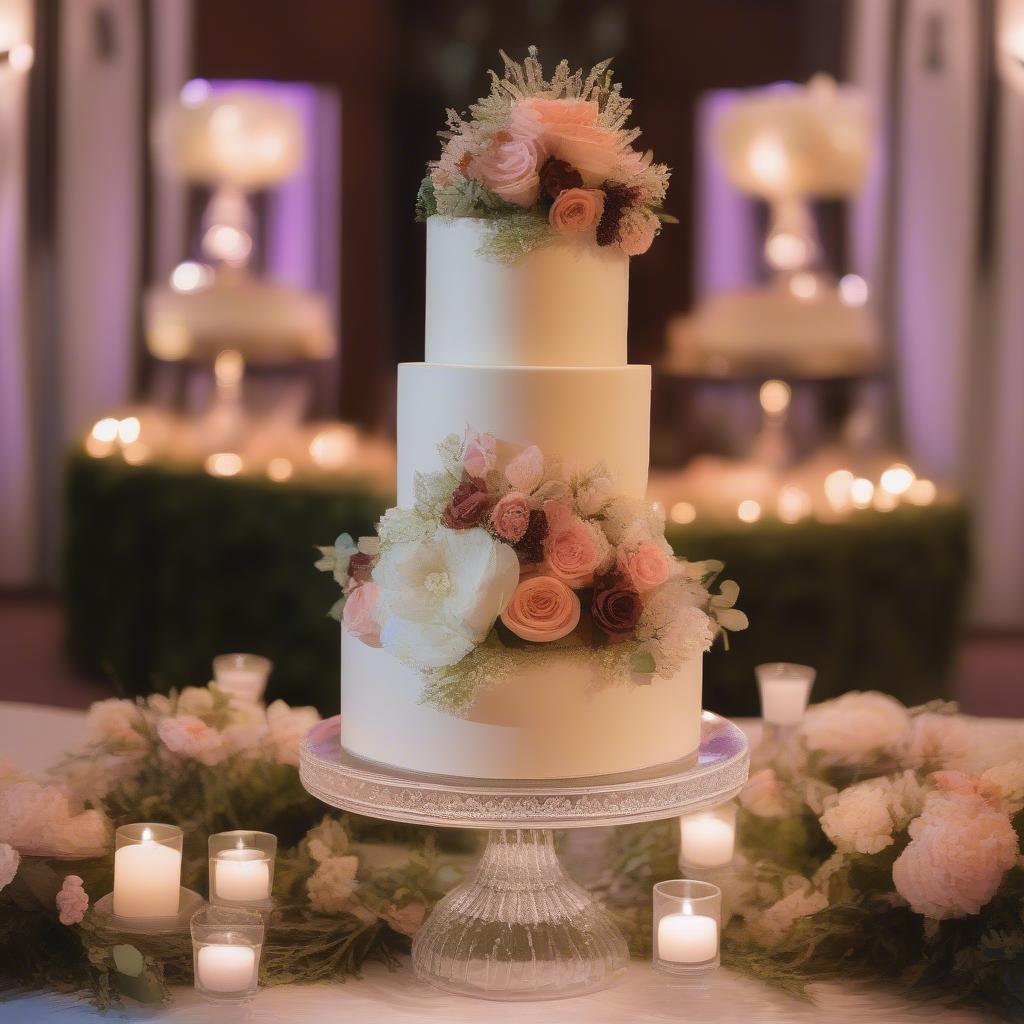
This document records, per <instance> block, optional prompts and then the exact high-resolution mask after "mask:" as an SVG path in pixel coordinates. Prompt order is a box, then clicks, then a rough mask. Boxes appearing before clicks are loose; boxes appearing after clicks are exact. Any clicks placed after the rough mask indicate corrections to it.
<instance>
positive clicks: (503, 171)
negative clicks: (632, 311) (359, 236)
mask: <svg viewBox="0 0 1024 1024" xmlns="http://www.w3.org/2000/svg"><path fill="white" fill-rule="evenodd" d="M501 56H502V59H503V60H504V62H505V73H504V76H503V77H499V76H498V75H497V74H496V73H495V72H493V71H492V72H491V91H490V93H489V94H488V95H487V96H484V97H482V98H481V99H480V100H478V101H477V102H476V103H475V104H473V105H472V106H471V107H470V108H469V117H468V119H467V118H466V117H464V116H463V115H461V114H459V113H457V112H456V111H454V110H449V111H448V127H447V129H446V130H444V131H442V132H440V133H439V135H440V137H441V139H442V140H443V146H442V149H441V156H440V158H439V159H438V160H436V161H433V162H432V163H431V164H430V165H429V170H428V173H427V175H426V177H425V178H424V179H423V182H422V184H421V186H420V191H419V195H418V196H417V201H416V210H417V216H418V217H419V218H420V219H421V220H426V219H427V218H428V217H433V216H435V215H440V216H442V217H467V218H476V219H478V220H481V221H485V222H486V225H487V231H486V236H485V238H484V242H483V245H482V246H481V255H486V256H489V257H491V258H494V259H497V260H501V261H504V262H513V261H515V260H517V259H519V258H520V257H521V256H523V255H525V254H526V253H529V252H530V251H531V250H533V249H536V248H538V247H540V246H543V245H546V244H548V243H550V242H552V241H555V240H558V239H559V238H563V237H566V236H569V237H572V238H573V239H576V240H578V241H584V242H586V243H589V244H592V245H594V246H597V247H599V248H606V247H611V248H613V249H614V250H617V251H618V252H619V253H622V254H624V255H626V256H638V255H640V254H641V253H643V252H646V251H647V249H648V248H649V247H650V245H651V242H652V241H653V240H654V237H655V236H656V235H657V234H658V231H659V230H660V228H661V224H662V223H663V222H664V221H667V220H670V219H671V218H669V217H667V215H665V214H664V213H663V212H662V209H661V207H662V204H663V202H664V200H665V191H666V188H667V186H668V178H669V169H668V168H667V167H666V166H665V165H664V164H656V163H654V161H653V158H652V154H651V153H650V152H649V151H648V152H646V153H644V152H642V151H640V150H638V149H637V148H636V147H635V146H634V143H635V142H636V139H637V138H638V136H639V135H640V131H639V129H637V128H627V127H626V122H627V121H628V119H629V115H630V108H631V106H632V100H628V99H626V98H625V97H623V95H622V93H621V90H620V86H619V85H618V84H617V83H613V82H612V80H611V72H610V70H609V64H610V61H607V60H606V61H602V62H601V63H600V64H597V65H595V66H594V67H593V68H592V69H591V70H590V71H589V72H588V73H586V74H584V73H583V71H581V70H577V71H570V69H569V65H568V64H567V63H566V62H565V61H562V62H561V63H560V64H559V65H558V67H556V68H555V70H554V73H553V74H552V75H551V77H550V79H549V78H546V77H545V75H544V69H543V68H542V67H541V65H540V62H539V61H538V59H537V51H536V48H535V47H530V51H529V55H528V56H527V58H526V59H525V60H524V61H523V62H522V63H521V64H519V63H516V62H515V61H512V60H510V59H509V57H508V56H507V55H506V54H505V53H502V55H501Z"/></svg>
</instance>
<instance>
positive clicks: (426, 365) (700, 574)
mask: <svg viewBox="0 0 1024 1024" xmlns="http://www.w3.org/2000/svg"><path fill="white" fill-rule="evenodd" d="M503 56H504V55H503ZM505 62H506V67H505V75H504V77H502V78H499V77H498V76H497V75H495V76H493V83H492V89H491V93H490V95H489V96H487V97H485V98H484V99H482V100H480V101H479V103H477V104H476V105H474V106H473V107H472V108H471V110H470V118H469V119H468V120H464V119H463V118H461V117H460V116H459V115H457V114H455V113H454V112H451V111H450V112H449V126H448V130H447V131H445V132H442V133H441V136H442V139H443V140H444V146H443V150H442V155H441V157H440V159H439V160H438V161H437V162H436V163H434V164H432V165H431V167H430V173H429V174H428V175H427V177H426V178H425V179H424V183H423V185H422V187H421V190H420V195H419V199H418V212H419V215H420V217H421V219H423V220H425V221H426V236H427V274H426V339H425V342H426V343H425V359H426V361H425V362H422V363H406V364H403V365H401V366H400V367H399V372H398V506H397V507H396V508H394V509H390V510H389V511H388V512H387V513H386V514H385V515H384V517H383V518H382V519H381V521H380V524H379V526H378V531H377V536H376V537H373V538H360V539H359V540H358V541H353V540H352V539H351V538H350V537H349V536H348V535H347V534H343V535H342V536H341V537H339V538H338V540H337V542H336V543H335V545H334V546H333V547H330V548H324V549H322V550H323V556H324V557H323V558H322V559H321V561H320V562H319V563H318V566H319V567H320V568H322V569H325V570H329V571H332V572H333V573H334V576H335V578H336V579H337V580H338V582H339V584H340V585H341V587H342V591H343V595H342V599H341V601H340V602H339V606H338V610H339V612H340V616H341V619H342V643H341V710H342V716H341V743H342V745H343V747H345V749H346V750H347V751H349V753H351V754H354V755H356V756H358V757H360V758H363V759H366V760H368V761H373V762H380V763H383V764H387V765H390V766H396V767H399V768H402V769H405V770H411V771H418V772H429V773H434V774H443V775H452V776H462V777H466V776H469V777H481V778H494V779H523V780H526V779H559V778H579V777H583V776H599V775H607V774H612V773H622V772H631V771H636V770H641V769H645V768H650V767H652V766H654V765H660V764H664V763H668V762H675V761H680V760H682V759H685V758H687V757H689V756H691V755H692V754H693V753H694V751H695V750H696V748H697V746H698V743H699V738H700V716H701V660H702V654H703V652H704V651H705V650H707V649H708V648H709V646H710V645H711V643H712V641H713V639H714V637H715V635H716V634H717V633H718V632H719V631H720V629H721V628H723V627H727V628H743V626H744V625H745V619H744V617H743V616H742V613H740V612H739V611H737V610H736V609H735V608H733V607H732V605H733V603H734V601H735V597H736V587H735V584H732V583H729V582H726V583H723V584H722V587H721V592H720V593H719V594H716V595H712V594H711V593H710V592H709V589H708V588H709V586H710V584H711V581H712V580H713V579H714V578H715V577H716V576H717V574H718V572H719V571H720V569H721V566H720V564H717V563H708V562H705V563H688V562H685V561H682V560H680V559H677V558H676V557H675V556H674V555H673V553H672V550H671V548H670V547H669V545H668V544H667V542H666V541H665V537H664V519H663V515H662V514H661V512H660V510H659V509H658V508H657V507H654V506H652V505H651V504H650V503H649V502H648V501H647V500H646V499H645V492H646V486H647V466H648V440H649V430H650V387H651V371H650V367H648V366H631V365H628V363H627V359H626V321H627V302H628V290H629V261H630V257H631V256H634V255H639V254H640V253H642V252H644V251H645V250H646V249H647V248H648V247H649V245H650V244H651V242H652V241H653V239H654V237H655V235H656V234H657V232H658V230H659V227H660V223H661V222H660V218H659V214H660V208H661V203H662V201H663V199H664V195H665V187H666V185H667V180H668V169H667V168H665V167H664V166H663V165H659V164H655V163H654V162H653V161H652V159H651V155H650V154H649V153H648V154H642V153H641V152H639V151H638V150H636V149H635V148H634V147H633V142H634V141H635V139H636V136H637V135H638V132H637V131H636V130H635V129H627V128H626V127H625V123H626V120H627V117H628V115H629V109H630V101H628V100H626V99H624V98H623V97H622V96H621V94H620V92H619V88H618V86H613V85H612V84H611V81H610V76H609V75H608V73H607V62H605V63H603V64H600V65H598V66H597V67H595V68H594V69H593V70H592V71H591V72H590V73H589V74H587V75H586V76H584V75H583V73H582V72H579V71H577V72H571V71H570V70H569V68H568V66H567V65H566V64H565V63H564V62H563V63H562V64H560V65H559V66H558V68H556V70H555V72H554V74H553V76H552V77H551V78H550V79H547V78H546V77H545V76H544V74H543V71H542V69H541V67H540V65H539V63H538V62H537V60H536V55H535V53H534V52H532V51H531V54H530V56H529V57H528V58H527V59H526V60H525V61H524V62H523V63H522V64H517V63H513V62H511V61H510V60H509V59H508V58H507V57H506V58H505Z"/></svg>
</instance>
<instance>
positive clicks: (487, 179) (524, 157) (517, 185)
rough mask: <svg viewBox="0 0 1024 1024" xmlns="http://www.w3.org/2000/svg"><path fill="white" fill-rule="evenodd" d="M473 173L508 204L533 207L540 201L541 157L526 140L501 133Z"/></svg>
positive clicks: (471, 172) (470, 168) (475, 163)
mask: <svg viewBox="0 0 1024 1024" xmlns="http://www.w3.org/2000/svg"><path fill="white" fill-rule="evenodd" d="M469 172H470V174H471V176H472V177H474V178H476V179H478V180H479V181H482V182H483V183H484V184H485V185H486V186H487V187H488V188H489V189H490V190H491V191H492V192H493V193H494V194H495V195H496V196H499V197H500V198H502V199H504V200H505V202H506V203H512V204H513V205H515V206H533V204H534V203H535V202H536V201H537V195H538V193H539V192H540V177H539V176H538V174H537V157H536V155H535V153H534V151H533V150H532V149H531V147H530V146H529V145H528V144H527V143H526V142H524V141H523V140H522V139H515V138H513V137H511V136H509V135H508V134H507V133H499V135H498V136H496V138H495V144H494V145H493V146H492V147H491V149H490V150H489V151H488V152H487V153H485V154H484V155H483V156H478V157H476V158H475V159H474V160H473V162H472V164H470V167H469Z"/></svg>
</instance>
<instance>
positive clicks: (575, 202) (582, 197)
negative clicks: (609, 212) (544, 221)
mask: <svg viewBox="0 0 1024 1024" xmlns="http://www.w3.org/2000/svg"><path fill="white" fill-rule="evenodd" d="M603 210H604V193H603V192H602V191H601V190H600V189H597V188H567V189H565V191H564V192H560V193H559V195H558V198H557V199H556V200H555V201H554V203H552V204H551V210H550V212H549V213H548V221H549V222H550V224H551V226H552V227H553V228H555V229H557V230H558V231H561V232H562V233H563V234H568V233H570V232H573V231H586V230H587V229H588V228H592V227H593V226H594V225H595V224H596V223H597V222H598V221H599V220H600V219H601V213H602V211H603Z"/></svg>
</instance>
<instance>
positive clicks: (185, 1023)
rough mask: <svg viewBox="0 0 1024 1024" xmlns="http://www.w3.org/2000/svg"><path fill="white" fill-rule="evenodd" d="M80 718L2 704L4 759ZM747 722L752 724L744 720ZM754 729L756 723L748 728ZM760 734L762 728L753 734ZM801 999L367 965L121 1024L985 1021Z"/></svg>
mask: <svg viewBox="0 0 1024 1024" xmlns="http://www.w3.org/2000/svg"><path fill="white" fill-rule="evenodd" d="M82 717H83V713H82V712H78V711H63V710H56V709H53V708H45V707H38V706H35V705H31V704H5V703H2V702H0V757H6V758H9V759H11V760H13V761H14V763H15V764H16V765H18V767H20V768H23V769H25V770H26V771H33V772H41V771H43V770H44V769H45V768H46V767H48V766H49V765H50V764H52V763H53V762H54V761H55V760H57V759H58V758H59V757H60V755H61V753H62V752H63V751H65V750H67V749H68V748H69V747H70V746H72V745H73V744H74V742H75V741H76V739H77V737H78V733H79V731H80V728H81V722H82ZM744 724H746V723H744ZM751 724H752V723H751ZM752 731H753V730H752ZM812 995H813V997H814V999H813V1002H803V1001H801V1000H798V999H794V998H792V997H790V996H787V995H785V994H783V993H780V992H777V991H775V990H774V989H770V988H768V987H767V986H765V985H762V984H761V983H759V982H756V981H752V980H750V979H749V978H745V977H742V976H740V975H737V974H733V973H732V972H729V971H719V972H718V973H717V974H715V975H714V976H713V977H712V978H711V979H710V980H709V981H708V982H707V983H706V986H705V987H703V988H696V987H693V986H690V985H687V984H681V983H678V982H674V981H671V980H669V979H665V978H662V977H661V976H660V975H657V974H655V973H654V971H652V970H651V968H650V967H649V966H648V965H647V964H644V963H639V962H634V963H632V964H630V966H629V969H628V971H627V974H626V977H625V978H624V979H623V980H622V981H621V982H620V983H619V984H618V985H616V986H614V987H613V988H611V989H608V990H607V991H605V992H600V993H597V994H595V995H591V996H581V997H579V998H577V999H569V1000H565V1001H561V1002H551V1003H543V1002H542V1003H499V1002H482V1001H480V1000H476V999H468V998H465V997H463V996H452V995H448V994H446V993H443V992H437V991H435V990H434V989H432V988H430V987H429V986H427V985H424V984H422V983H420V982H419V981H417V980H416V978H415V977H414V976H413V973H412V970H411V969H410V968H409V966H408V965H406V966H405V967H403V969H401V970H398V971H389V970H388V969H387V968H385V967H383V966H381V965H379V964H370V965H368V966H367V967H366V969H365V971H364V974H363V977H362V979H361V980H358V981H357V980H350V981H348V982H346V983H345V984H343V985H341V984H337V985H289V986H284V987H281V988H273V989H266V990H264V991H262V992H260V993H259V994H258V995H257V997H256V998H255V1000H254V1001H253V1002H252V1004H251V1005H250V1006H247V1007H242V1008H238V1007H221V1006H217V1007H211V1006H208V1005H207V1004H205V1003H203V1002H202V1000H201V999H199V997H198V996H197V995H196V993H195V992H194V991H193V990H192V989H176V990H175V992H174V997H173V1000H172V1004H171V1005H170V1006H168V1007H163V1008H157V1009H154V1008H152V1007H138V1006H137V1005H136V1006H133V1007H130V1008H128V1009H127V1010H126V1011H125V1012H123V1013H114V1014H112V1015H111V1017H112V1019H117V1020H123V1021H129V1022H143V1021H160V1022H164V1021H167V1022H174V1024H209V1022H213V1021H216V1022H217V1024H233V1022H238V1024H243V1022H245V1024H299V1022H302V1024H305V1022H309V1024H334V1022H343V1024H382V1022H395V1024H408V1022H413V1021H416V1022H427V1024H429V1022H437V1024H491V1022H494V1024H500V1022H515V1024H573V1022H580V1024H623V1022H627V1021H628V1022H629V1024H667V1022H670V1021H682V1020H685V1021H687V1022H692V1024H736V1022H744V1024H748V1022H749V1024H760V1022H764V1024H783V1022H785V1024H788V1022H794V1024H796V1022H801V1021H815V1022H820V1024H902V1022H908V1024H909V1022H922V1024H923V1022H925V1021H932V1022H935V1024H980V1022H984V1021H988V1020H990V1018H987V1017H985V1016H984V1015H982V1014H978V1013H974V1012H970V1011H954V1010H947V1011H944V1012H939V1011H937V1010H936V1008H935V1007H920V1006H915V1005H914V1004H913V1003H911V1002H909V1001H908V1000H906V999H903V998H901V997H900V996H899V995H896V994H893V993H890V992H881V991H878V990H875V989H870V988H865V987H852V986H839V985H832V984H829V985H816V986H813V988H812ZM98 1019H102V1018H100V1017H99V1015H98V1014H97V1013H96V1011H95V1010H93V1009H92V1008H91V1007H90V1006H89V1005H88V1004H86V1003H82V1002H80V1001H75V1000H72V999H68V998H66V997H62V996H57V995H51V994H45V995H29V996H22V997H19V998H17V999H13V1000H9V1001H7V1002H0V1024H35V1022H37V1021H38V1022H46V1024H51V1022H52V1024H79V1022H85V1021H91V1022H95V1021H96V1020H98Z"/></svg>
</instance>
